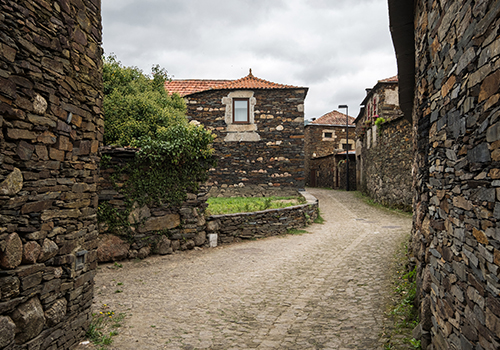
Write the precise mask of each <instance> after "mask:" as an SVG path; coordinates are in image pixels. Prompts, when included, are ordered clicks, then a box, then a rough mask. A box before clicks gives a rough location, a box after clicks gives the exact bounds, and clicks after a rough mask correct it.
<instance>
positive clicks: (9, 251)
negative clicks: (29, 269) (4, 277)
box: [0, 232, 23, 269]
mask: <svg viewBox="0 0 500 350" xmlns="http://www.w3.org/2000/svg"><path fill="white" fill-rule="evenodd" d="M22 257H23V243H22V241H21V239H20V238H19V236H18V235H17V233H15V232H14V233H11V234H10V235H9V236H7V238H6V239H5V240H4V241H3V242H1V245H0V267H2V268H4V269H15V268H16V267H17V266H19V265H20V264H21V261H22Z"/></svg>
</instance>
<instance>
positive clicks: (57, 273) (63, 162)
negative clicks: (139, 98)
mask: <svg viewBox="0 0 500 350" xmlns="http://www.w3.org/2000/svg"><path fill="white" fill-rule="evenodd" d="M0 32H1V35H0V128H1V132H0V348H1V349H37V350H43V349H69V348H71V347H74V346H75V344H76V343H77V342H78V341H79V340H80V339H81V338H82V337H83V336H84V335H85V332H86V330H87V328H88V325H89V323H90V318H91V317H90V312H91V304H92V294H93V277H94V274H95V269H96V267H97V261H96V243H97V241H96V239H97V235H98V232H97V222H96V210H97V199H98V196H97V193H96V182H97V179H98V175H97V174H98V163H99V158H98V154H97V148H98V146H99V143H100V141H101V140H102V135H103V118H102V114H101V105H102V93H101V91H102V78H101V66H102V63H101V54H102V50H101V47H100V44H101V15H100V1H98V0H64V1H63V0H61V1H27V0H16V1H10V0H2V1H0ZM77 253H79V256H80V258H79V259H80V260H81V265H80V266H79V267H78V268H77V266H76V264H75V261H76V259H77V258H76V256H77Z"/></svg>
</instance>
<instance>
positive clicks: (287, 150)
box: [165, 70, 308, 196]
mask: <svg viewBox="0 0 500 350" xmlns="http://www.w3.org/2000/svg"><path fill="white" fill-rule="evenodd" d="M165 88H166V90H167V91H169V93H178V94H179V95H180V96H182V97H184V99H185V101H186V104H187V116H188V118H190V119H191V120H192V122H199V123H201V124H202V125H204V126H205V127H206V128H207V129H208V130H211V131H212V133H213V134H214V135H215V137H216V138H215V141H214V149H215V151H216V154H217V157H218V165H217V167H216V168H215V169H211V171H210V181H209V186H211V190H210V195H211V196H269V195H292V194H295V193H296V192H297V190H298V189H300V188H303V187H304V99H305V97H306V94H307V91H308V88H304V87H297V86H291V85H283V84H277V83H273V82H269V81H266V80H263V79H259V78H257V77H255V76H253V74H252V71H251V70H250V73H249V74H248V75H247V76H246V77H244V78H241V79H238V80H172V81H169V82H166V83H165Z"/></svg>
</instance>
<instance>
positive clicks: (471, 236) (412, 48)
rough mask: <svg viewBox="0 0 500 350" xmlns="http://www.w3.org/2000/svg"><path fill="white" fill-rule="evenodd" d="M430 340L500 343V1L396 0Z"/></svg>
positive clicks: (421, 297) (454, 345)
mask: <svg viewBox="0 0 500 350" xmlns="http://www.w3.org/2000/svg"><path fill="white" fill-rule="evenodd" d="M389 11H390V23H391V32H392V36H393V41H394V46H395V48H396V53H397V58H398V68H399V83H400V105H401V109H402V110H403V112H404V114H405V118H408V119H409V120H412V122H413V127H414V132H415V135H416V138H415V141H414V147H415V158H414V167H413V171H414V184H415V188H416V191H415V197H414V223H413V230H412V244H411V249H412V252H413V254H414V256H415V258H416V260H417V275H418V276H417V301H418V305H419V310H420V320H421V322H420V325H419V327H418V328H417V329H416V331H415V335H416V336H418V337H419V338H421V339H422V348H423V349H443V350H444V349H464V350H465V349H488V350H493V349H500V297H499V295H500V279H499V277H500V119H499V117H500V90H499V88H500V33H499V31H498V28H500V1H493V0H491V1H490V0H482V1H480V0H470V1H451V0H440V1H438V0H429V1H428V0H425V1H424V0H417V1H413V0H406V1H402V0H389Z"/></svg>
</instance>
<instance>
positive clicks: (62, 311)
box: [44, 298, 68, 327]
mask: <svg viewBox="0 0 500 350" xmlns="http://www.w3.org/2000/svg"><path fill="white" fill-rule="evenodd" d="M67 305H68V301H67V300H66V299H64V298H62V299H59V300H57V301H56V302H55V303H54V304H53V305H52V306H51V307H50V308H49V309H48V310H47V311H45V313H44V316H45V319H46V320H47V325H48V326H49V327H52V326H55V325H56V324H58V323H59V322H61V320H62V319H63V318H64V316H66V307H67Z"/></svg>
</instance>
